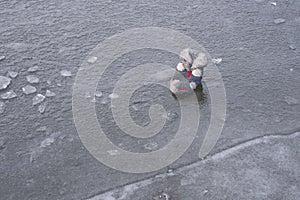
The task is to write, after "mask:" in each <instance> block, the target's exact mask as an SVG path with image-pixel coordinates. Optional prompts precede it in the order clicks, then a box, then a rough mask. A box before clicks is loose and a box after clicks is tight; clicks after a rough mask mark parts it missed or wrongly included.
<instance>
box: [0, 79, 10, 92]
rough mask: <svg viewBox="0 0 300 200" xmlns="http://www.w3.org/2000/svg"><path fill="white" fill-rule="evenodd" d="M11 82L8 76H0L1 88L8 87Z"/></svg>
mask: <svg viewBox="0 0 300 200" xmlns="http://www.w3.org/2000/svg"><path fill="white" fill-rule="evenodd" d="M10 82H11V79H10V78H7V77H6V76H0V90H3V89H5V88H7V87H8V86H9V84H10Z"/></svg>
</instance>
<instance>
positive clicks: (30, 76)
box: [26, 75, 40, 83]
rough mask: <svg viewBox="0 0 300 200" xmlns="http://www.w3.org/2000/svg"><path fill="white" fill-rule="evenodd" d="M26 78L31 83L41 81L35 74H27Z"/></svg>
mask: <svg viewBox="0 0 300 200" xmlns="http://www.w3.org/2000/svg"><path fill="white" fill-rule="evenodd" d="M26 80H27V81H28V82H29V83H39V82H40V79H39V78H38V77H36V76H35V75H28V76H26Z"/></svg>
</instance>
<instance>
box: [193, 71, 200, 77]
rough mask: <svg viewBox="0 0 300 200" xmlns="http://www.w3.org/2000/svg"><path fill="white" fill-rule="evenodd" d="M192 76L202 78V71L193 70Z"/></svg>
mask: <svg viewBox="0 0 300 200" xmlns="http://www.w3.org/2000/svg"><path fill="white" fill-rule="evenodd" d="M192 74H193V76H196V77H200V76H202V71H201V70H200V69H194V70H193V71H192Z"/></svg>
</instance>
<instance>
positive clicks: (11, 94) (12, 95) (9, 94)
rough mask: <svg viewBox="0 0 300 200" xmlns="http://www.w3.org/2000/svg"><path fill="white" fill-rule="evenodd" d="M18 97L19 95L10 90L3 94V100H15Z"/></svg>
mask: <svg viewBox="0 0 300 200" xmlns="http://www.w3.org/2000/svg"><path fill="white" fill-rule="evenodd" d="M16 97H17V94H16V93H15V92H14V91H13V90H9V91H8V92H5V93H3V94H1V99H13V98H16Z"/></svg>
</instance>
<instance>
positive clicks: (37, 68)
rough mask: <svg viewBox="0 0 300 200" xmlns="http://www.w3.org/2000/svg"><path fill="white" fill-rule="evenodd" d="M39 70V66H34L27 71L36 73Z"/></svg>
mask: <svg viewBox="0 0 300 200" xmlns="http://www.w3.org/2000/svg"><path fill="white" fill-rule="evenodd" d="M37 70H39V67H38V66H33V67H29V69H28V70H27V71H28V72H36V71H37Z"/></svg>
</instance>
